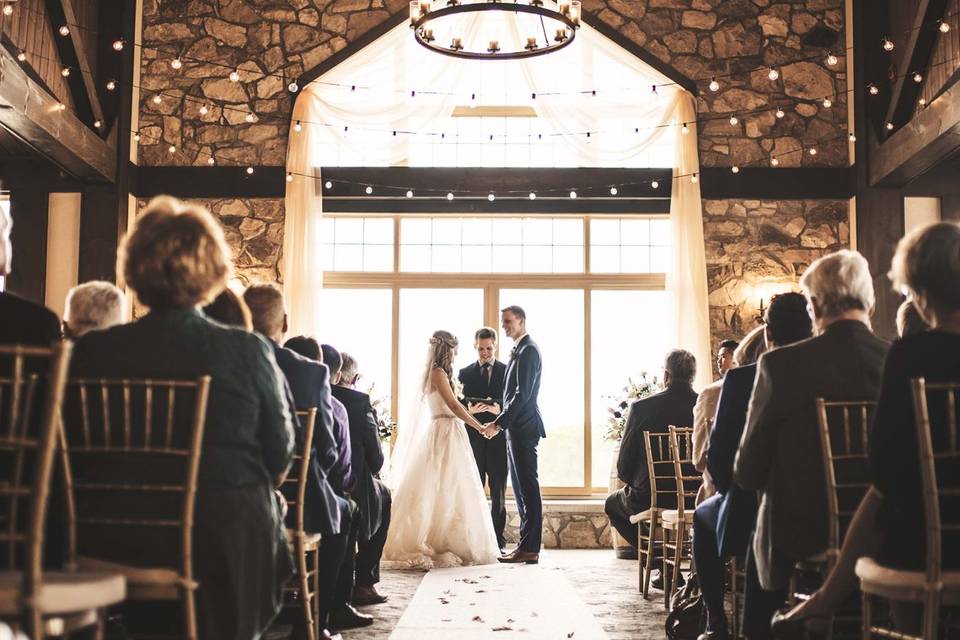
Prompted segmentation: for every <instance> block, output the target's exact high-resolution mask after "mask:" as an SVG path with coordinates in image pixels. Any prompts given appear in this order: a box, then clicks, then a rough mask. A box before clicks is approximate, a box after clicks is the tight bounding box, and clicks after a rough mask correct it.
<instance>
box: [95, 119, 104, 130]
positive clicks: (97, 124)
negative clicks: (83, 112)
mask: <svg viewBox="0 0 960 640" xmlns="http://www.w3.org/2000/svg"><path fill="white" fill-rule="evenodd" d="M93 126H94V127H96V128H97V129H99V128H100V127H102V126H103V123H102V122H100V121H99V120H94V121H93Z"/></svg>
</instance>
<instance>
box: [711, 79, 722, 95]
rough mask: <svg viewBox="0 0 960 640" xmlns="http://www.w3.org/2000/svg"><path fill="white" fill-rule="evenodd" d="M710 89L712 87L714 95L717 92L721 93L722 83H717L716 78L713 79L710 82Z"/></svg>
mask: <svg viewBox="0 0 960 640" xmlns="http://www.w3.org/2000/svg"><path fill="white" fill-rule="evenodd" d="M709 87H710V91H713V92H714V93H716V92H717V91H720V83H719V82H717V79H716V78H712V79H711V80H710V85H709Z"/></svg>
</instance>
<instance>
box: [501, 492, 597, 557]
mask: <svg viewBox="0 0 960 640" xmlns="http://www.w3.org/2000/svg"><path fill="white" fill-rule="evenodd" d="M503 537H504V538H506V541H507V543H508V544H516V543H517V542H519V540H520V516H519V515H518V514H517V506H516V504H515V503H513V502H509V503H508V506H507V527H506V529H504V532H503ZM611 545H612V543H611V541H610V519H609V518H607V516H606V514H604V512H603V504H602V503H599V502H593V501H578V502H576V503H574V502H573V501H553V502H551V501H547V502H545V503H544V512H543V546H544V548H546V549H610V548H611Z"/></svg>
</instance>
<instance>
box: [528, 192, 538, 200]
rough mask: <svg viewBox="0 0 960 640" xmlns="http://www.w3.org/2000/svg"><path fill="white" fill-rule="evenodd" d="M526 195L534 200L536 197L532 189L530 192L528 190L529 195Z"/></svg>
mask: <svg viewBox="0 0 960 640" xmlns="http://www.w3.org/2000/svg"><path fill="white" fill-rule="evenodd" d="M527 197H528V198H530V199H531V200H536V199H537V194H535V193H534V192H533V191H531V192H530V195H529V196H527Z"/></svg>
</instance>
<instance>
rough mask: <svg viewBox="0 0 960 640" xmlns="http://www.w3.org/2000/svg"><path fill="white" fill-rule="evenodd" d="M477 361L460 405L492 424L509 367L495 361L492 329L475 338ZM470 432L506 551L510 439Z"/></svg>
mask: <svg viewBox="0 0 960 640" xmlns="http://www.w3.org/2000/svg"><path fill="white" fill-rule="evenodd" d="M474 348H475V349H476V350H477V361H476V362H474V363H473V364H471V365H470V366H468V367H464V368H463V369H461V370H460V375H459V378H460V384H462V385H463V399H462V400H461V402H462V403H463V405H464V406H465V407H466V408H467V411H469V412H470V413H471V414H472V415H473V416H474V417H475V418H476V419H477V420H478V421H479V422H480V424H486V423H488V422H492V421H493V420H494V419H496V417H497V416H498V415H500V409H501V408H502V406H503V386H504V378H505V376H506V373H507V365H505V364H504V363H502V362H500V361H499V360H497V358H496V351H497V332H496V331H495V330H494V329H491V328H490V327H483V328H482V329H479V330H478V331H477V333H476V334H475V335H474ZM464 428H466V429H467V434H468V435H469V436H470V446H471V447H473V457H474V458H476V461H477V470H478V471H479V472H480V482H481V483H486V484H487V485H488V486H489V488H490V502H491V506H490V516H491V518H493V530H494V531H495V532H496V534H497V544H498V545H499V546H500V549H501V550H502V549H503V547H504V540H503V530H504V527H506V525H507V506H506V500H507V438H506V435H505V434H504V433H503V432H502V431H501V432H500V433H498V434H497V435H496V436H494V437H493V438H490V439H489V440H487V439H486V438H484V437H483V435H481V434H480V433H479V432H478V431H477V430H476V429H470V428H468V427H464Z"/></svg>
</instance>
